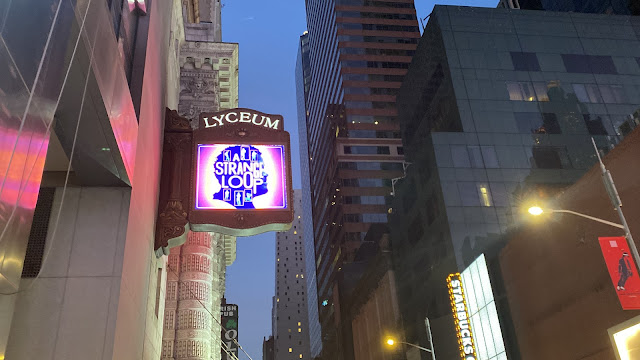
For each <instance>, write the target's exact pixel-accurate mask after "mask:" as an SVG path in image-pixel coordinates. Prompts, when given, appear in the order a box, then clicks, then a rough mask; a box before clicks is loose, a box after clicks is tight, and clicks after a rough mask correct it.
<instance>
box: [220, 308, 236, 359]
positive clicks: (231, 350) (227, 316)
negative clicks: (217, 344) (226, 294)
mask: <svg viewBox="0 0 640 360" xmlns="http://www.w3.org/2000/svg"><path fill="white" fill-rule="evenodd" d="M220 319H221V320H222V321H221V322H222V360H235V359H238V305H235V304H226V303H223V304H222V305H221V306H220Z"/></svg>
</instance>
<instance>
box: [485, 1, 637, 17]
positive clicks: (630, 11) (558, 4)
mask: <svg viewBox="0 0 640 360" xmlns="http://www.w3.org/2000/svg"><path fill="white" fill-rule="evenodd" d="M498 6H499V7H506V8H511V9H522V10H546V11H565V12H579V13H591V14H617V15H640V3H638V2H637V1H636V0H500V3H499V5H498Z"/></svg>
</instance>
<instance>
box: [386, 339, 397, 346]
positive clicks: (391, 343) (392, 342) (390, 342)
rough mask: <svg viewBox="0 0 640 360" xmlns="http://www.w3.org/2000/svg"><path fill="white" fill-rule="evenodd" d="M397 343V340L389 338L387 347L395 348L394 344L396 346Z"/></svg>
mask: <svg viewBox="0 0 640 360" xmlns="http://www.w3.org/2000/svg"><path fill="white" fill-rule="evenodd" d="M395 343H396V342H395V340H393V339H392V338H388V339H387V345H389V346H393V344H395Z"/></svg>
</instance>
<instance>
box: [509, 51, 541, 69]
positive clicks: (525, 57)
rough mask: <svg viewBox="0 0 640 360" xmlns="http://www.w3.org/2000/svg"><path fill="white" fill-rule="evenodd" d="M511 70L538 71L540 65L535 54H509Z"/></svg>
mask: <svg viewBox="0 0 640 360" xmlns="http://www.w3.org/2000/svg"><path fill="white" fill-rule="evenodd" d="M511 61H512V62H513V69H514V70H518V71H540V63H538V57H537V56H536V54H535V53H529V52H511Z"/></svg>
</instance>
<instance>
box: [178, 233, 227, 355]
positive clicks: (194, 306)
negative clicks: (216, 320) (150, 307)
mask: <svg viewBox="0 0 640 360" xmlns="http://www.w3.org/2000/svg"><path fill="white" fill-rule="evenodd" d="M212 257H213V247H212V236H211V235H210V234H208V233H195V232H190V233H189V234H188V235H187V242H186V243H185V244H184V245H182V250H181V253H180V280H179V289H178V311H177V329H176V344H175V347H176V351H175V353H176V359H177V360H210V357H211V325H212V321H213V319H212V318H211V314H210V312H211V313H212V314H214V316H217V314H218V312H219V309H216V308H214V307H213V306H212V305H213V304H212V297H211V284H212V281H213V276H212V273H213V267H212ZM213 309H216V310H215V311H214V310H213Z"/></svg>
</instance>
